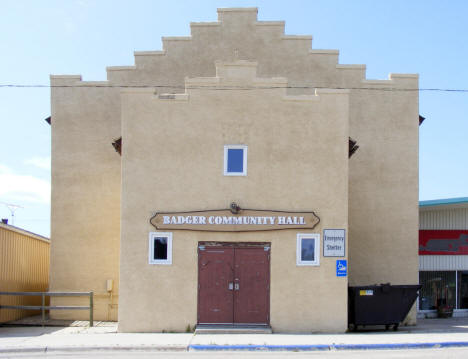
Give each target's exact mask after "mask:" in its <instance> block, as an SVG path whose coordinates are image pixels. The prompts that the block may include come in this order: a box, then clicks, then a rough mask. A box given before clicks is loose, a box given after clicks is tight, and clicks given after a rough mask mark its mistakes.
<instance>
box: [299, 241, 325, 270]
mask: <svg viewBox="0 0 468 359" xmlns="http://www.w3.org/2000/svg"><path fill="white" fill-rule="evenodd" d="M303 238H306V239H314V240H315V260H313V261H303V260H301V254H302V239H303ZM320 255H321V253H320V233H298V234H297V239H296V265H298V266H319V265H320Z"/></svg>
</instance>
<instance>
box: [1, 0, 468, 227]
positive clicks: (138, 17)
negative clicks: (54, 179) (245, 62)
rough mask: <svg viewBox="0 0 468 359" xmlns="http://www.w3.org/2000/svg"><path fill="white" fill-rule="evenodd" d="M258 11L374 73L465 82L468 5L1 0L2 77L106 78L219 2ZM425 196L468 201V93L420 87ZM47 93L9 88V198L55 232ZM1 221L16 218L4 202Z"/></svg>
mask: <svg viewBox="0 0 468 359" xmlns="http://www.w3.org/2000/svg"><path fill="white" fill-rule="evenodd" d="M244 6H248V7H258V8H259V11H258V18H259V20H285V21H286V33H288V34H307V35H313V41H312V48H316V49H338V50H340V57H339V62H340V63H342V64H366V65H367V78H369V79H386V78H387V76H388V74H389V73H390V72H393V73H419V75H420V87H421V88H450V89H468V70H467V58H468V42H467V40H466V39H467V38H468V29H467V25H466V14H468V1H465V0H459V1H456V0H451V1H444V2H442V1H440V0H438V1H434V0H424V1H418V0H411V1H409V0H404V1H400V0H395V1H391V0H387V1H378V0H362V1H359V0H356V1H350V0H307V1H306V0H303V1H300V0H288V1H272V0H269V1H240V0H239V1H213V0H209V1H189V0H179V1H176V0H174V1H156V0H153V1H150V0H148V1H144V0H133V1H130V0H127V1H118V0H112V1H108V0H94V1H91V0H56V1H53V0H50V1H48V0H44V1H33V0H30V1H25V0H2V1H1V3H0V13H1V14H2V21H1V22H0V54H1V56H0V84H25V85H31V84H41V85H48V84H49V74H81V75H82V76H83V79H84V80H105V79H106V71H105V68H106V66H116V65H132V64H133V62H134V59H133V51H135V50H137V51H142V50H158V49H161V46H162V45H161V36H184V35H189V33H190V26H189V23H190V22H191V21H215V20H216V19H217V13H216V8H218V7H244ZM420 113H421V114H422V115H423V116H425V117H427V120H426V122H424V124H423V126H421V128H420V199H421V200H427V199H436V198H448V197H467V196H468V141H467V137H468V136H467V135H468V118H467V117H468V115H467V114H468V93H466V92H465V93H453V92H425V91H422V92H421V93H420ZM49 115H50V89H48V88H0V155H1V156H0V202H6V203H13V204H17V205H20V206H22V207H23V208H19V209H18V210H17V211H16V214H15V225H17V226H19V227H22V228H25V229H27V230H30V231H33V232H36V233H39V234H42V235H45V236H49V233H50V232H49V227H50V127H49V125H47V124H46V122H44V119H45V118H46V117H48V116H49ZM0 217H1V218H10V219H11V214H10V211H9V210H8V208H7V207H6V206H5V205H3V204H0Z"/></svg>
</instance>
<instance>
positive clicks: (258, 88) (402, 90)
mask: <svg viewBox="0 0 468 359" xmlns="http://www.w3.org/2000/svg"><path fill="white" fill-rule="evenodd" d="M377 86H379V85H377ZM0 88H140V89H141V88H149V89H151V88H154V89H156V88H161V89H164V88H168V89H182V90H183V89H186V88H188V89H197V90H220V91H226V90H228V91H229V90H247V91H248V90H274V89H283V88H286V89H332V90H370V91H395V92H459V93H468V89H455V88H437V87H434V88H394V87H332V86H312V85H306V86H223V87H219V86H209V85H207V86H190V85H189V86H187V87H186V86H178V85H112V84H109V85H106V84H99V85H98V84H80V85H34V84H0Z"/></svg>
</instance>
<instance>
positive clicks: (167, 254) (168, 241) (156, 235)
mask: <svg viewBox="0 0 468 359" xmlns="http://www.w3.org/2000/svg"><path fill="white" fill-rule="evenodd" d="M149 264H172V233H171V232H150V234H149Z"/></svg>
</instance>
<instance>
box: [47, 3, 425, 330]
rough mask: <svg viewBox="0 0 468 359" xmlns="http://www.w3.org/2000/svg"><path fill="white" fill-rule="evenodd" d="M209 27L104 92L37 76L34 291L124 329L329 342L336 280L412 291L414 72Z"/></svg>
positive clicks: (237, 27) (337, 326)
mask: <svg viewBox="0 0 468 359" xmlns="http://www.w3.org/2000/svg"><path fill="white" fill-rule="evenodd" d="M218 16H219V19H218V21H217V22H212V23H211V22H210V23H191V36H189V37H166V38H163V50H162V51H148V52H135V65H134V66H123V67H109V68H108V69H107V74H108V80H107V81H104V82H90V81H82V80H81V77H80V76H74V75H72V76H70V75H68V76H56V75H54V76H51V85H52V94H51V97H52V100H51V102H52V115H51V119H52V120H51V125H52V226H51V239H52V241H51V243H52V247H51V274H50V289H51V290H52V291H54V290H60V291H67V290H68V291H74V290H76V291H78V290H79V291H84V290H93V291H94V292H95V308H96V309H95V318H96V319H98V320H100V319H103V320H106V319H110V320H118V321H119V330H120V331H126V332H137V331H148V332H151V331H158V332H159V331H185V330H186V329H187V328H188V327H190V328H193V327H194V326H195V325H197V324H215V323H217V324H219V323H225V324H260V325H266V326H271V328H272V329H273V331H276V332H319V331H337V332H342V331H345V330H346V328H347V287H348V285H367V284H373V283H383V282H391V283H393V284H415V283H417V282H418V252H417V246H418V244H417V243H418V242H417V235H418V92H417V91H412V90H416V89H417V88H418V77H417V75H408V74H405V75H403V74H391V75H390V76H389V79H388V80H368V79H366V77H365V66H364V65H341V64H338V51H336V50H317V49H312V48H311V40H312V38H311V37H310V36H296V35H285V34H284V25H285V24H284V22H282V21H268V22H259V21H257V9H256V8H242V9H218ZM403 89H404V90H405V91H401V90H403ZM406 90H410V91H406ZM350 137H351V138H353V139H354V140H356V141H357V144H358V146H359V150H358V151H357V152H356V154H355V155H353V156H352V157H350V156H349V154H350V147H349V143H350V142H349V138H350ZM117 139H121V140H117ZM115 140H117V141H115ZM113 141H115V142H114V145H115V147H116V148H118V149H119V151H120V150H121V156H119V154H118V153H116V152H115V151H114V148H112V146H111V143H112V142H113ZM348 265H349V267H348ZM59 300H61V301H65V300H67V299H57V302H58V301H59ZM54 315H55V316H57V317H58V316H61V317H77V316H78V315H77V314H76V313H72V312H69V313H67V312H61V313H56V314H54ZM83 315H86V314H83ZM414 319H415V313H412V314H411V315H410V321H412V320H414Z"/></svg>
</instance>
